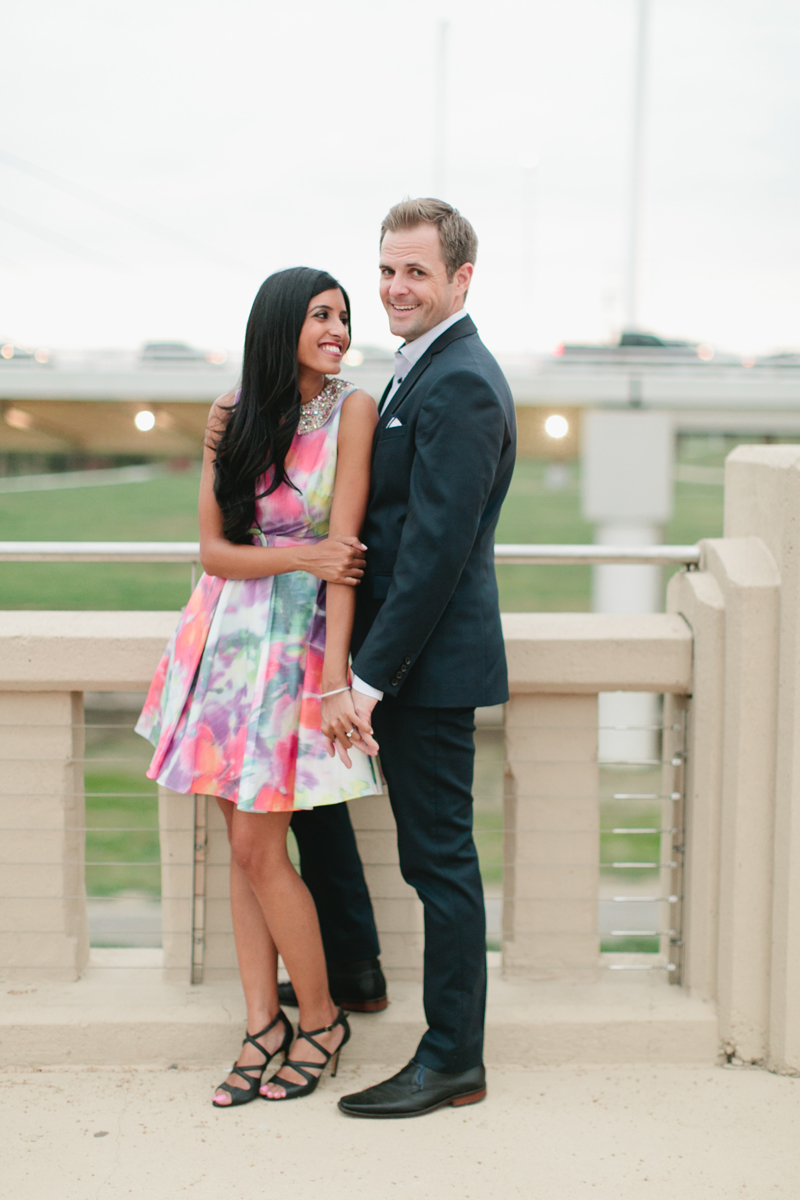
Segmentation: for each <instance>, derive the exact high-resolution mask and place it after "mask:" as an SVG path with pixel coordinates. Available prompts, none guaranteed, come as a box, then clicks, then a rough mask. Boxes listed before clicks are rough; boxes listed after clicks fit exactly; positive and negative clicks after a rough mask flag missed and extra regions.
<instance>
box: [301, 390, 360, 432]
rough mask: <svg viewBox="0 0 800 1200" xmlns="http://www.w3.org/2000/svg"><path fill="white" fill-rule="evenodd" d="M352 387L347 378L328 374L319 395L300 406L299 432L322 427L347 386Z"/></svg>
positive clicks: (311, 430) (312, 430)
mask: <svg viewBox="0 0 800 1200" xmlns="http://www.w3.org/2000/svg"><path fill="white" fill-rule="evenodd" d="M349 387H352V384H350V383H348V382H347V381H346V380H345V379H338V378H329V377H328V376H326V383H325V386H324V388H323V389H322V391H321V392H320V393H319V395H317V396H315V397H314V399H313V400H309V402H308V404H302V405H301V406H300V420H299V421H298V423H297V432H298V433H313V432H314V430H316V429H321V428H322V426H323V425H324V424H325V422H326V421H327V419H328V417H329V416H330V415H331V413H332V412H333V410H334V408H335V407H336V403H337V401H338V400H339V397H340V396H341V395H342V392H344V391H346V389H347V388H349Z"/></svg>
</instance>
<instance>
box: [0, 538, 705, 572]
mask: <svg viewBox="0 0 800 1200" xmlns="http://www.w3.org/2000/svg"><path fill="white" fill-rule="evenodd" d="M199 560H200V543H199V542H0V562H164V563H196V562H199ZM494 560H495V563H498V564H503V565H506V564H513V563H519V564H526V565H538V566H547V565H550V566H554V565H562V566H563V565H572V566H575V565H579V564H580V565H591V564H600V563H617V564H625V563H627V564H630V565H635V566H643V565H655V566H687V567H691V566H697V565H698V564H699V562H700V547H699V546H578V545H558V544H555V543H554V544H550V543H547V542H545V543H540V544H532V545H527V544H518V545H517V544H505V545H502V544H501V545H496V546H495V548H494Z"/></svg>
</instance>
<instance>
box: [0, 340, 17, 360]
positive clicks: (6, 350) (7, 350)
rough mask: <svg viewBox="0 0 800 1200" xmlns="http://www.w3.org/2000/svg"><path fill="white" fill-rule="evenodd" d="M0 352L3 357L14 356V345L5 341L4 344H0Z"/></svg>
mask: <svg viewBox="0 0 800 1200" xmlns="http://www.w3.org/2000/svg"><path fill="white" fill-rule="evenodd" d="M0 354H2V356H3V358H13V357H14V347H13V346H12V345H11V342H6V344H5V346H0Z"/></svg>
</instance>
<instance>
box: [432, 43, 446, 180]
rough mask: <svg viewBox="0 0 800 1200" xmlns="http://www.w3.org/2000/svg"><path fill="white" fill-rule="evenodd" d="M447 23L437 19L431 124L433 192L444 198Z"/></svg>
mask: <svg viewBox="0 0 800 1200" xmlns="http://www.w3.org/2000/svg"><path fill="white" fill-rule="evenodd" d="M448 31H449V23H448V22H447V21H439V23H438V25H437V27H436V81H435V83H436V94H435V104H434V126H433V192H434V195H435V196H436V197H437V199H439V200H441V199H443V198H444V192H445V183H446V179H445V167H446V153H447V41H448Z"/></svg>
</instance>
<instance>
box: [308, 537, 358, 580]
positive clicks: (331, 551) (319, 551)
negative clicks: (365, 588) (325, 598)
mask: <svg viewBox="0 0 800 1200" xmlns="http://www.w3.org/2000/svg"><path fill="white" fill-rule="evenodd" d="M366 549H367V547H366V546H365V545H364V543H363V542H360V541H359V540H358V538H357V537H331V538H325V539H324V540H323V541H321V542H317V543H316V544H315V545H313V546H304V547H303V548H302V550H301V555H302V559H301V561H302V563H303V567H302V569H303V570H304V571H310V572H311V574H312V575H316V577H317V579H325V580H326V581H327V582H328V583H346V584H349V585H350V586H351V587H357V586H358V584H359V583H360V582H361V579H362V576H363V574H364V564H365V562H366V558H365V551H366Z"/></svg>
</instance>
